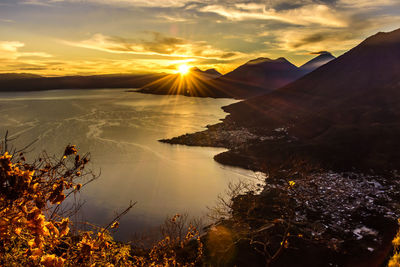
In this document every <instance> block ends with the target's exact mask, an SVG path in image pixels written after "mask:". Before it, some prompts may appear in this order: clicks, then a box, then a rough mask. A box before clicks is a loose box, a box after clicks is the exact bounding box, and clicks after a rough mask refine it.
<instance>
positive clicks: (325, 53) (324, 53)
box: [310, 51, 331, 55]
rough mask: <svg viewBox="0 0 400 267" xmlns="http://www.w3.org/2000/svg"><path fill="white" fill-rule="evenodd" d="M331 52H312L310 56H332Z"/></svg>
mask: <svg viewBox="0 0 400 267" xmlns="http://www.w3.org/2000/svg"><path fill="white" fill-rule="evenodd" d="M330 54H331V53H330V52H329V51H318V52H311V53H310V55H330Z"/></svg>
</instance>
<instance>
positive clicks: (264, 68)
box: [220, 57, 302, 92]
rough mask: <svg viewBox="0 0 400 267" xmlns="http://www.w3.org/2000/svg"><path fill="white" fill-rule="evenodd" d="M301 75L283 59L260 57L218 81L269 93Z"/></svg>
mask: <svg viewBox="0 0 400 267" xmlns="http://www.w3.org/2000/svg"><path fill="white" fill-rule="evenodd" d="M301 75H302V73H301V71H300V70H299V69H298V68H297V67H296V66H295V65H293V64H292V63H290V62H289V61H287V60H286V59H285V58H282V57H281V58H278V59H275V60H273V59H270V58H263V57H260V58H257V59H253V60H250V61H249V62H247V63H246V64H244V65H242V66H240V67H238V68H236V69H235V70H233V71H231V72H229V73H227V74H225V75H224V76H222V77H221V78H220V79H221V80H227V81H235V82H241V83H245V84H249V85H253V86H258V87H261V88H264V89H266V90H267V91H270V90H274V89H277V88H279V87H282V86H284V85H286V84H288V83H290V82H292V81H294V80H296V79H298V78H299V77H301ZM267 91H266V92H267Z"/></svg>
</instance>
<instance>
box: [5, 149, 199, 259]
mask: <svg viewBox="0 0 400 267" xmlns="http://www.w3.org/2000/svg"><path fill="white" fill-rule="evenodd" d="M88 161H89V155H88V154H86V155H84V156H83V157H80V155H78V154H77V150H76V148H75V146H71V145H69V146H67V147H66V149H65V151H64V154H63V156H62V157H61V158H59V159H56V158H52V157H49V156H48V155H46V154H43V155H42V156H41V157H40V158H39V159H37V160H35V161H34V162H33V163H27V162H26V161H25V158H24V154H23V153H19V152H17V151H14V152H13V153H12V154H10V153H9V152H8V151H7V146H6V145H4V144H3V146H2V152H1V154H0V265H1V266H194V265H195V264H196V263H197V262H198V261H199V260H200V259H201V255H202V246H201V242H200V237H199V233H198V231H197V230H196V229H195V228H194V227H189V229H188V230H187V231H186V232H184V234H182V235H180V236H178V235H176V236H165V238H164V239H162V240H161V241H160V242H158V243H156V244H154V245H153V246H152V247H151V248H150V249H146V250H143V249H135V248H134V247H133V246H131V245H129V244H124V243H120V242H116V241H114V240H113V239H112V237H111V235H110V233H109V230H110V229H113V228H117V227H118V219H119V218H120V217H121V216H122V215H123V214H125V213H126V212H128V211H129V209H130V208H132V207H133V205H134V204H131V205H130V206H129V207H128V208H127V209H126V210H125V211H124V212H122V213H121V214H120V215H119V216H117V217H116V218H115V219H114V220H113V221H112V222H110V224H109V225H107V226H106V227H104V228H101V227H99V228H93V230H92V231H79V230H75V231H71V230H70V229H77V228H76V227H75V228H74V225H73V224H72V222H71V221H70V219H69V216H71V215H73V214H74V212H76V210H77V208H79V207H77V206H76V205H75V204H74V205H72V206H71V207H70V208H69V209H65V208H62V206H61V204H62V203H63V202H64V201H65V199H66V198H68V197H69V196H73V195H74V194H76V193H78V192H79V190H80V189H81V188H82V187H83V186H85V185H87V184H88V183H90V182H91V181H93V179H95V178H96V177H95V176H94V175H93V174H92V173H91V172H90V171H86V170H85V166H86V164H87V163H88ZM85 180H86V182H85V183H83V184H81V183H79V182H81V181H85ZM179 218H180V217H179V216H175V217H173V218H172V219H171V220H170V221H169V225H168V226H169V228H168V230H169V231H166V233H172V232H173V230H174V229H176V228H177V227H180V225H179V223H180V219H179ZM187 247H190V249H187Z"/></svg>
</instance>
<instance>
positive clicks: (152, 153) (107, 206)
mask: <svg viewBox="0 0 400 267" xmlns="http://www.w3.org/2000/svg"><path fill="white" fill-rule="evenodd" d="M233 102H235V101H234V100H230V99H211V98H189V97H184V96H159V95H146V94H139V93H132V92H131V93H129V92H126V91H125V90H119V89H118V90H117V89H113V90H56V91H42V92H26V93H1V94H0V129H1V131H0V134H2V135H4V133H5V131H6V130H9V133H10V135H11V136H14V137H15V136H18V138H17V140H16V141H15V142H14V143H15V145H16V146H19V147H22V146H23V145H25V144H27V143H29V142H30V141H32V140H34V139H38V141H37V142H36V143H35V144H34V146H33V148H34V152H33V153H32V154H37V153H38V152H40V151H42V150H46V151H47V152H48V153H49V154H61V153H62V152H63V150H64V148H65V146H66V145H67V144H69V143H71V144H75V145H77V148H78V149H79V151H80V153H81V154H83V153H84V152H90V153H91V155H92V156H91V159H92V160H91V165H90V168H92V169H93V170H94V171H95V172H99V171H100V170H101V177H100V179H98V180H96V181H95V182H93V183H91V184H89V185H88V186H87V187H85V188H84V189H83V190H82V192H81V194H80V199H81V200H82V201H85V205H84V207H83V209H82V211H81V215H80V216H81V218H82V219H83V220H87V221H90V222H94V223H96V224H99V225H102V224H106V223H107V222H109V221H110V220H111V219H112V218H113V217H114V216H115V212H116V211H121V210H123V209H124V208H125V207H127V205H128V204H129V202H130V201H131V200H132V201H137V205H136V206H135V207H134V208H133V209H132V210H131V212H130V213H128V214H127V215H126V216H125V217H124V218H123V219H122V220H121V226H120V229H119V231H118V233H117V238H119V239H123V240H127V239H129V238H130V236H131V235H132V234H133V233H134V232H138V231H143V230H147V229H151V228H153V227H157V226H158V225H159V224H161V223H162V222H163V221H164V219H165V218H166V216H167V215H173V214H176V213H185V212H187V213H189V214H190V215H191V216H195V217H197V216H203V215H204V214H205V213H206V212H207V206H213V205H214V204H215V203H216V200H217V196H218V195H220V194H223V193H224V192H225V191H226V189H227V185H228V183H229V182H230V181H236V180H238V179H242V180H243V179H252V177H254V174H253V173H252V172H250V171H246V170H242V169H239V168H229V167H224V166H222V165H220V164H218V163H216V162H215V161H214V160H213V156H214V155H215V154H217V153H220V152H222V151H224V150H223V149H217V148H200V147H186V146H172V145H169V144H163V143H160V142H158V141H157V140H159V139H162V138H170V137H174V136H178V135H181V134H185V133H189V132H195V131H199V130H203V129H204V126H205V125H207V124H214V123H217V122H218V121H219V120H220V119H221V118H224V117H225V116H226V113H224V112H223V111H222V110H221V106H224V105H228V104H231V103H233Z"/></svg>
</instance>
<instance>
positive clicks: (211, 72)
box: [204, 69, 222, 77]
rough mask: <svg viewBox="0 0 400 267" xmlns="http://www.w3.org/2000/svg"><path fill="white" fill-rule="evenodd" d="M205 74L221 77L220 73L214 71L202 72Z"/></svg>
mask: <svg viewBox="0 0 400 267" xmlns="http://www.w3.org/2000/svg"><path fill="white" fill-rule="evenodd" d="M204 72H205V73H208V74H210V75H214V76H217V77H219V76H222V74H221V73H220V72H218V71H217V70H216V69H208V70H206V71H204Z"/></svg>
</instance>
